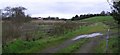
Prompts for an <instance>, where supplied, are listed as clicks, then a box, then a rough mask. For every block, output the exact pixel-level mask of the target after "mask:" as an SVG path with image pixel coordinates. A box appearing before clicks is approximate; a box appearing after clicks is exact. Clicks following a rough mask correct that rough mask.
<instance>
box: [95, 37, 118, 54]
mask: <svg viewBox="0 0 120 55" xmlns="http://www.w3.org/2000/svg"><path fill="white" fill-rule="evenodd" d="M117 42H118V41H117V37H116V36H113V37H111V38H109V42H108V49H107V51H108V53H118V46H117V45H118V43H117ZM105 50H106V40H105V39H104V40H102V41H101V42H100V44H99V45H98V46H97V47H95V48H94V52H95V53H106V52H105Z"/></svg>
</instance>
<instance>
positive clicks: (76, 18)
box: [71, 11, 112, 20]
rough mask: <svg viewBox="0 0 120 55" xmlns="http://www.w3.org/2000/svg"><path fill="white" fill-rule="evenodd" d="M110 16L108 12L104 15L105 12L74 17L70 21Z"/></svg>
mask: <svg viewBox="0 0 120 55" xmlns="http://www.w3.org/2000/svg"><path fill="white" fill-rule="evenodd" d="M107 15H112V14H111V13H110V12H107V13H105V11H102V12H101V13H100V14H84V15H80V16H79V15H75V17H72V19H71V20H82V19H85V18H90V17H95V16H107Z"/></svg>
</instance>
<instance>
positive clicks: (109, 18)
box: [81, 16, 114, 23]
mask: <svg viewBox="0 0 120 55" xmlns="http://www.w3.org/2000/svg"><path fill="white" fill-rule="evenodd" d="M81 21H84V22H92V23H97V22H106V21H107V22H109V21H110V22H111V21H114V19H113V17H112V16H97V17H92V18H87V19H84V20H81Z"/></svg>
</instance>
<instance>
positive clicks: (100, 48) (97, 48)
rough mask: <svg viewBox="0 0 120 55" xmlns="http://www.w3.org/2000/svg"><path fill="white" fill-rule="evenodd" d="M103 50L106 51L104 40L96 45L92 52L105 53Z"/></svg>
mask: <svg viewBox="0 0 120 55" xmlns="http://www.w3.org/2000/svg"><path fill="white" fill-rule="evenodd" d="M105 49H106V40H105V39H104V40H102V41H101V42H100V44H99V45H97V47H95V48H94V49H93V52H94V53H105Z"/></svg>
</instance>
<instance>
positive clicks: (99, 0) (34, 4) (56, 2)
mask: <svg viewBox="0 0 120 55" xmlns="http://www.w3.org/2000/svg"><path fill="white" fill-rule="evenodd" d="M7 6H10V7H16V6H23V7H25V8H27V10H26V11H25V12H26V13H27V14H29V15H31V16H32V17H48V16H51V17H60V18H72V17H73V16H75V15H76V14H77V15H80V14H88V13H100V12H101V11H111V9H110V5H109V4H108V2H107V0H0V9H3V8H5V7H7Z"/></svg>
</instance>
